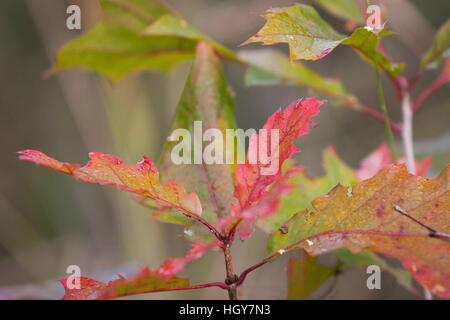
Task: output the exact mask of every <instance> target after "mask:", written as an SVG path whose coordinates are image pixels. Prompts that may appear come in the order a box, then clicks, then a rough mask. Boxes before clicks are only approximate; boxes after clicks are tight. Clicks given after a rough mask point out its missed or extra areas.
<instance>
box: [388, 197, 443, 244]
mask: <svg viewBox="0 0 450 320" xmlns="http://www.w3.org/2000/svg"><path fill="white" fill-rule="evenodd" d="M394 209H395V211H397V212H398V213H400V214H401V215H403V216H405V217H407V218H409V219H410V220H412V221H414V222H415V223H417V224H418V225H420V226H422V227H424V228H425V229H427V230H428V235H429V236H430V237H432V238H439V239H443V240H447V241H448V240H450V234H448V233H445V232H440V231H436V230H435V229H433V228H431V227H430V226H428V225H426V224H425V223H423V222H421V221H419V220H417V219H416V218H414V217H413V216H412V215H410V214H409V213H408V212H406V210H404V209H403V208H401V207H400V206H398V205H395V206H394Z"/></svg>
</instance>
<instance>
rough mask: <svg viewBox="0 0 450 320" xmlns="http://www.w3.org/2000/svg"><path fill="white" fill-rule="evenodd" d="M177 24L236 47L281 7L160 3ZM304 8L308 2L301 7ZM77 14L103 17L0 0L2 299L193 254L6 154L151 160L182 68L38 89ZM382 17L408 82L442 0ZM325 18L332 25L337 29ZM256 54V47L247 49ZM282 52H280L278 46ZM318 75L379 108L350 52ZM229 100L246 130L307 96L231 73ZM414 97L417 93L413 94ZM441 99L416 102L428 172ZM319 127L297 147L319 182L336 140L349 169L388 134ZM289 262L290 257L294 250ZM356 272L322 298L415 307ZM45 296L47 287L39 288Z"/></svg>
mask: <svg viewBox="0 0 450 320" xmlns="http://www.w3.org/2000/svg"><path fill="white" fill-rule="evenodd" d="M167 2H168V3H169V4H171V5H172V7H173V8H175V9H176V10H177V11H178V12H179V13H181V15H182V16H184V18H185V19H186V20H187V21H189V22H190V23H192V24H193V25H194V26H196V27H197V28H199V29H200V30H201V31H203V32H204V33H206V34H208V35H209V36H211V37H212V38H214V39H216V40H217V41H219V42H221V43H223V44H225V45H226V46H228V47H229V48H231V49H233V50H237V49H238V46H239V44H240V43H242V42H243V41H244V40H246V39H247V38H248V37H249V36H250V35H252V34H254V33H255V32H256V31H257V30H258V29H259V27H260V26H262V23H263V20H262V19H261V18H260V17H258V15H257V13H258V12H260V11H262V10H264V9H267V8H269V7H271V6H285V5H289V4H292V3H293V1H285V0H278V1H275V0H272V1H268V0H267V1H266V0H246V1H242V0H228V1H213V0H190V1H182V0H179V1H175V0H172V1H167ZM298 2H304V3H311V2H313V1H298ZM69 4H78V5H79V6H80V7H81V10H82V30H81V32H85V31H87V30H89V29H90V28H91V27H92V26H93V25H94V24H95V22H96V21H98V18H99V16H100V14H101V12H100V8H99V4H98V2H97V1H94V0H78V1H75V0H71V1H62V0H2V1H0V47H1V49H0V71H1V72H0V143H1V144H0V145H1V155H2V156H1V157H0V178H1V179H0V295H1V296H2V297H7V298H31V297H40V298H60V297H61V296H62V291H63V290H62V287H61V286H59V285H58V284H57V280H58V279H60V278H62V277H64V276H65V275H66V274H65V271H66V268H67V266H68V265H71V264H76V265H79V266H80V267H81V270H82V273H83V274H85V275H89V276H92V277H99V278H100V279H105V280H106V279H112V278H113V277H114V276H115V275H116V274H118V273H121V274H127V273H130V272H132V271H133V270H135V269H136V268H137V267H138V266H140V265H142V264H148V265H150V266H151V267H157V266H158V265H159V264H160V263H161V262H162V261H163V260H164V259H165V258H166V257H168V256H178V255H182V254H183V253H184V252H185V250H186V249H187V246H188V244H187V243H186V242H184V241H183V239H181V236H182V230H181V229H180V228H178V227H176V226H170V225H164V224H160V223H158V222H156V221H153V220H151V219H150V218H149V217H148V215H149V212H148V211H146V210H145V209H144V208H141V207H139V205H137V204H136V203H134V202H133V201H132V200H131V199H130V196H129V195H128V194H125V193H122V192H119V191H117V190H113V189H112V188H108V187H101V186H98V185H88V184H81V183H78V182H75V181H73V179H71V178H70V177H67V176H65V175H61V174H59V173H55V172H51V171H50V170H48V169H45V168H38V167H36V166H34V165H31V164H29V163H24V162H20V161H18V160H17V158H16V154H15V152H16V151H18V150H21V149H26V148H32V149H38V150H42V151H44V152H46V153H48V154H50V155H52V156H54V157H56V158H58V159H61V160H63V161H70V162H77V163H85V162H86V159H87V153H88V152H89V151H100V152H105V153H112V154H116V155H118V156H120V157H121V158H123V159H124V160H126V161H129V162H136V161H138V160H140V158H141V156H142V155H143V154H147V155H149V156H150V157H152V158H153V159H157V158H158V155H159V152H160V150H161V147H162V143H163V141H164V139H165V136H166V135H167V133H168V129H169V124H170V119H171V116H172V114H173V112H174V109H175V107H176V104H177V102H178V99H179V97H180V93H181V90H182V88H183V85H184V81H185V79H186V76H187V72H188V70H189V64H188V63H186V64H183V65H179V66H178V67H177V68H176V69H174V70H173V71H172V72H170V73H168V74H165V75H161V74H155V73H144V74H139V75H132V76H128V77H126V78H125V79H123V80H120V81H118V82H114V83H112V82H109V81H108V80H106V79H104V78H102V77H101V76H99V75H97V74H94V73H93V72H87V71H83V70H69V71H65V72H63V73H61V74H59V75H57V76H53V77H51V78H48V79H45V78H44V74H45V71H46V70H47V69H48V68H49V67H50V66H51V64H52V62H53V61H54V56H55V54H56V52H57V49H58V48H59V47H60V46H61V45H62V44H64V43H65V42H67V41H68V40H70V39H72V38H74V37H76V36H77V35H78V34H79V31H70V30H67V29H66V27H65V19H66V17H67V15H66V7H67V6H68V5H69ZM384 5H385V6H386V8H387V12H388V14H387V19H388V24H389V25H390V27H391V28H392V29H393V30H394V31H395V32H396V36H394V37H391V38H389V39H387V43H386V46H387V48H388V49H389V51H390V52H391V53H392V55H393V56H394V59H395V60H397V61H405V62H406V63H407V65H408V67H407V69H406V73H407V74H412V73H413V72H414V71H415V69H416V67H417V65H418V62H419V59H420V57H421V55H422V54H423V53H424V52H425V51H426V50H427V49H428V48H429V47H430V46H431V43H432V39H433V35H434V32H435V30H436V29H437V28H438V27H439V26H440V25H441V24H442V23H443V22H444V21H445V20H446V19H447V18H448V17H449V16H450V2H449V1H448V0H433V1H429V0H415V1H406V0H388V1H384ZM319 11H320V10H319ZM320 13H321V14H322V15H323V16H324V17H325V18H326V19H327V20H328V21H330V22H331V23H332V24H333V26H334V27H336V28H337V29H339V30H341V31H342V30H343V23H342V22H341V21H338V20H335V19H333V18H332V17H330V16H329V15H327V14H326V13H325V12H323V11H320ZM251 47H252V48H257V47H258V45H253V46H251ZM277 47H278V48H277V49H281V50H284V51H285V52H287V50H286V49H287V48H286V46H277ZM307 64H308V66H310V67H312V68H313V69H314V70H316V71H318V72H319V73H321V74H324V75H328V76H330V77H334V78H339V79H341V80H342V81H343V82H344V84H345V86H346V87H347V88H348V89H349V91H350V92H352V93H354V94H356V95H357V96H358V97H360V98H361V100H362V101H363V102H365V103H367V104H369V105H372V106H375V107H377V106H378V99H377V95H376V89H375V88H376V84H375V75H374V71H373V69H372V68H371V67H370V66H368V65H366V64H364V63H363V62H361V61H360V60H359V59H358V58H357V56H356V55H355V54H354V53H353V52H352V51H351V50H350V49H349V48H346V47H339V48H337V49H336V50H335V51H333V53H332V54H330V55H329V56H328V57H327V58H326V59H323V60H321V61H319V62H309V63H307ZM225 71H226V75H227V77H228V79H229V82H230V83H231V86H232V87H233V89H234V92H235V98H236V118H237V122H238V126H239V127H241V128H260V127H261V126H262V124H263V123H264V121H265V119H266V118H267V116H268V115H270V114H271V113H272V112H273V111H274V110H275V109H276V108H278V107H280V106H285V105H287V104H288V103H289V102H291V101H292V100H294V99H296V98H298V97H304V96H307V95H308V94H309V92H308V90H307V89H304V88H299V87H288V86H274V87H250V88H248V87H245V85H244V82H243V76H244V72H245V70H244V68H243V67H242V66H240V65H236V64H230V63H227V64H226V68H225ZM436 74H437V73H436V71H434V72H428V73H427V74H426V75H425V77H423V79H422V80H421V81H420V83H419V84H418V88H417V89H421V88H424V87H425V86H426V84H427V83H429V82H430V81H431V80H433V79H434V77H436ZM385 84H386V86H385V92H386V95H387V104H388V108H389V110H390V113H391V115H392V116H393V117H394V118H396V119H398V118H399V103H398V101H397V98H396V97H395V93H394V92H393V90H392V87H391V85H390V83H388V82H387V81H386V82H385ZM417 92H418V91H416V94H417ZM449 98H450V95H449V90H448V86H446V87H445V88H442V89H440V90H439V91H438V92H436V93H435V94H434V95H433V96H432V97H431V98H430V99H428V100H427V101H426V102H425V105H424V106H423V108H422V109H421V110H420V112H418V113H417V114H416V116H415V122H414V137H415V140H416V151H417V155H418V156H421V155H423V154H432V155H433V157H434V161H433V170H432V172H431V173H432V174H435V173H437V172H438V171H439V170H440V169H441V168H442V167H443V165H444V164H445V163H447V162H449V159H450V127H449V123H450V122H449V120H450V108H449V103H450V99H449ZM317 122H318V124H319V127H318V128H317V129H315V130H313V131H312V133H311V134H310V135H309V136H307V137H305V138H302V139H301V142H300V143H299V146H300V147H301V148H302V150H303V151H302V152H301V153H300V154H299V155H297V158H298V160H299V162H300V163H302V164H303V165H304V166H305V168H306V169H307V171H308V172H310V173H311V174H312V175H316V174H320V173H321V172H322V168H321V164H320V161H319V159H320V157H321V150H322V149H323V148H325V147H326V146H328V145H330V144H332V145H334V146H336V148H337V151H338V153H339V155H340V156H341V157H342V158H343V159H344V160H345V161H346V162H347V163H348V164H350V165H351V166H353V167H356V166H357V165H358V163H359V161H360V160H361V158H362V157H364V155H366V154H367V153H368V152H370V151H371V150H373V149H374V148H375V147H376V146H378V145H379V143H380V142H381V141H382V140H384V138H385V133H384V128H383V125H382V124H380V123H377V122H375V121H374V120H373V119H371V118H368V117H367V116H366V115H362V114H358V113H355V112H352V111H349V110H348V109H345V108H334V107H331V106H327V107H325V108H323V109H322V112H321V114H320V117H319V118H318V121H317ZM264 250H265V235H263V234H261V233H257V234H256V236H255V237H253V238H252V239H251V240H249V241H247V242H246V243H243V244H241V243H238V244H237V247H236V248H235V250H234V252H233V253H234V259H235V268H236V271H237V272H240V271H241V270H243V269H244V268H245V267H246V266H249V265H251V264H253V263H255V262H257V261H259V260H260V259H261V258H262V257H264V254H265V252H264ZM294 255H295V253H294ZM287 258H288V257H283V258H282V259H280V260H279V261H277V262H274V263H272V264H270V265H268V266H265V267H264V268H262V269H260V270H258V271H256V272H255V273H254V274H252V275H251V276H250V277H249V278H248V280H247V282H246V284H245V285H244V286H243V287H242V297H243V298H255V299H267V298H273V299H284V298H285V296H286V283H285V278H286V277H285V267H286V262H287ZM185 273H186V274H187V275H189V276H190V277H191V278H192V282H194V283H199V282H204V281H222V280H223V278H224V276H225V275H224V274H225V271H224V265H223V257H222V255H221V254H220V253H215V252H212V253H209V254H208V255H207V256H206V257H205V259H204V260H201V261H197V262H194V263H192V264H191V265H189V266H188V268H187V269H186V271H185ZM365 283H366V274H365V270H362V269H359V270H358V269H355V270H349V271H346V272H345V273H344V274H342V275H340V276H339V277H338V278H337V280H336V281H331V282H330V283H328V284H327V285H326V286H325V288H324V289H323V290H322V291H323V292H322V293H319V296H320V297H323V298H329V299H336V298H350V299H356V298H358V299H366V298H369V299H372V298H373V299H377V298H386V299H389V298H414V297H413V296H412V295H411V294H410V293H407V292H406V291H404V290H403V289H402V288H401V287H399V286H398V285H397V284H396V283H395V281H393V279H392V278H391V277H390V276H389V275H384V278H383V280H382V290H379V291H369V290H368V289H367V288H366V285H365ZM43 288H45V290H44V289H43ZM138 298H210V299H216V298H226V293H225V292H224V291H221V290H219V289H205V290H203V291H195V292H177V293H163V294H154V295H146V296H140V297H138Z"/></svg>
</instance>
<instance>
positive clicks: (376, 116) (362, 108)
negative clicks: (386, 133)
mask: <svg viewBox="0 0 450 320" xmlns="http://www.w3.org/2000/svg"><path fill="white" fill-rule="evenodd" d="M358 110H359V111H361V112H363V113H365V114H368V115H370V116H371V117H372V118H374V119H375V120H378V121H380V122H384V117H383V115H382V114H381V113H379V112H378V111H376V110H374V109H372V108H370V107H368V106H366V105H360V106H359V109H358ZM389 124H390V126H391V129H392V131H394V132H395V133H400V132H401V128H400V125H399V124H398V123H397V122H395V121H394V120H392V119H389Z"/></svg>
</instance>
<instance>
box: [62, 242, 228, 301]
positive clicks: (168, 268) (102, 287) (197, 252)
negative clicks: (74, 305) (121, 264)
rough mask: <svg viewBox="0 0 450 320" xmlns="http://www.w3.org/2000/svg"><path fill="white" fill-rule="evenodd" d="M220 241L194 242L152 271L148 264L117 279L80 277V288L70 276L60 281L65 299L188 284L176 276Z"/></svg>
mask: <svg viewBox="0 0 450 320" xmlns="http://www.w3.org/2000/svg"><path fill="white" fill-rule="evenodd" d="M219 245H220V242H219V241H213V242H210V243H204V242H197V243H194V244H192V246H191V248H190V249H189V251H188V252H187V254H186V255H185V256H183V257H179V258H169V259H167V260H166V261H165V262H164V263H163V264H162V265H161V266H160V267H159V268H158V269H157V270H150V269H149V268H147V267H145V268H143V269H142V270H140V271H139V272H138V273H137V274H136V275H134V276H132V277H129V278H124V277H122V276H119V278H118V279H116V280H113V281H109V282H100V281H97V280H94V279H91V278H88V277H80V287H79V288H75V289H74V288H72V287H73V283H72V284H71V285H69V281H70V280H71V278H69V277H67V278H65V279H63V280H61V283H62V285H63V286H64V290H65V294H64V297H63V299H64V300H95V299H112V298H118V297H122V296H127V295H132V294H139V293H147V292H156V291H165V290H170V289H175V288H177V287H187V286H189V281H188V280H187V279H183V278H178V277H176V276H175V275H176V274H177V273H179V272H180V271H181V270H182V269H183V268H184V267H185V266H186V264H188V263H189V262H191V261H193V260H197V259H200V258H201V257H202V256H203V255H204V254H205V253H206V252H207V251H209V250H212V249H214V248H217V247H219Z"/></svg>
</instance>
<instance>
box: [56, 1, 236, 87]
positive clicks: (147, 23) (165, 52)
mask: <svg viewBox="0 0 450 320" xmlns="http://www.w3.org/2000/svg"><path fill="white" fill-rule="evenodd" d="M101 5H102V9H103V18H102V20H101V21H100V22H99V23H98V24H97V25H96V26H95V27H94V28H93V29H92V30H90V31H88V32H87V33H85V34H83V35H81V36H79V37H77V38H75V39H74V40H72V41H70V42H68V43H67V44H65V45H64V46H63V47H62V48H61V49H60V50H59V52H58V54H57V57H56V63H55V64H54V66H53V67H52V68H51V69H50V71H49V74H54V73H56V72H59V71H61V70H64V69H67V68H72V67H82V68H89V69H93V70H95V71H97V72H99V73H101V74H103V75H105V76H106V77H108V78H110V79H113V80H116V79H120V78H122V77H124V76H125V75H127V74H129V73H130V72H137V71H145V70H150V71H157V72H167V71H169V70H170V69H172V68H173V67H174V66H175V65H177V64H179V63H181V62H184V61H188V60H191V59H192V58H193V55H194V53H195V48H196V44H197V43H198V42H199V41H209V42H210V43H211V44H212V45H213V46H214V47H215V48H216V50H217V51H219V52H220V53H221V54H222V55H223V56H224V57H227V58H230V59H233V57H234V54H233V53H232V52H231V51H230V50H228V49H226V48H224V47H223V46H221V45H219V44H218V43H216V42H214V41H212V40H211V39H209V38H208V37H206V36H204V35H202V34H201V33H200V32H199V31H197V30H196V29H194V28H193V27H192V26H190V25H188V24H187V23H186V22H185V21H184V20H183V19H182V18H180V17H179V16H178V15H177V14H176V13H174V12H173V11H172V10H171V9H169V8H168V7H167V6H165V5H164V4H162V3H160V2H159V1H157V0H102V1H101Z"/></svg>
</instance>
